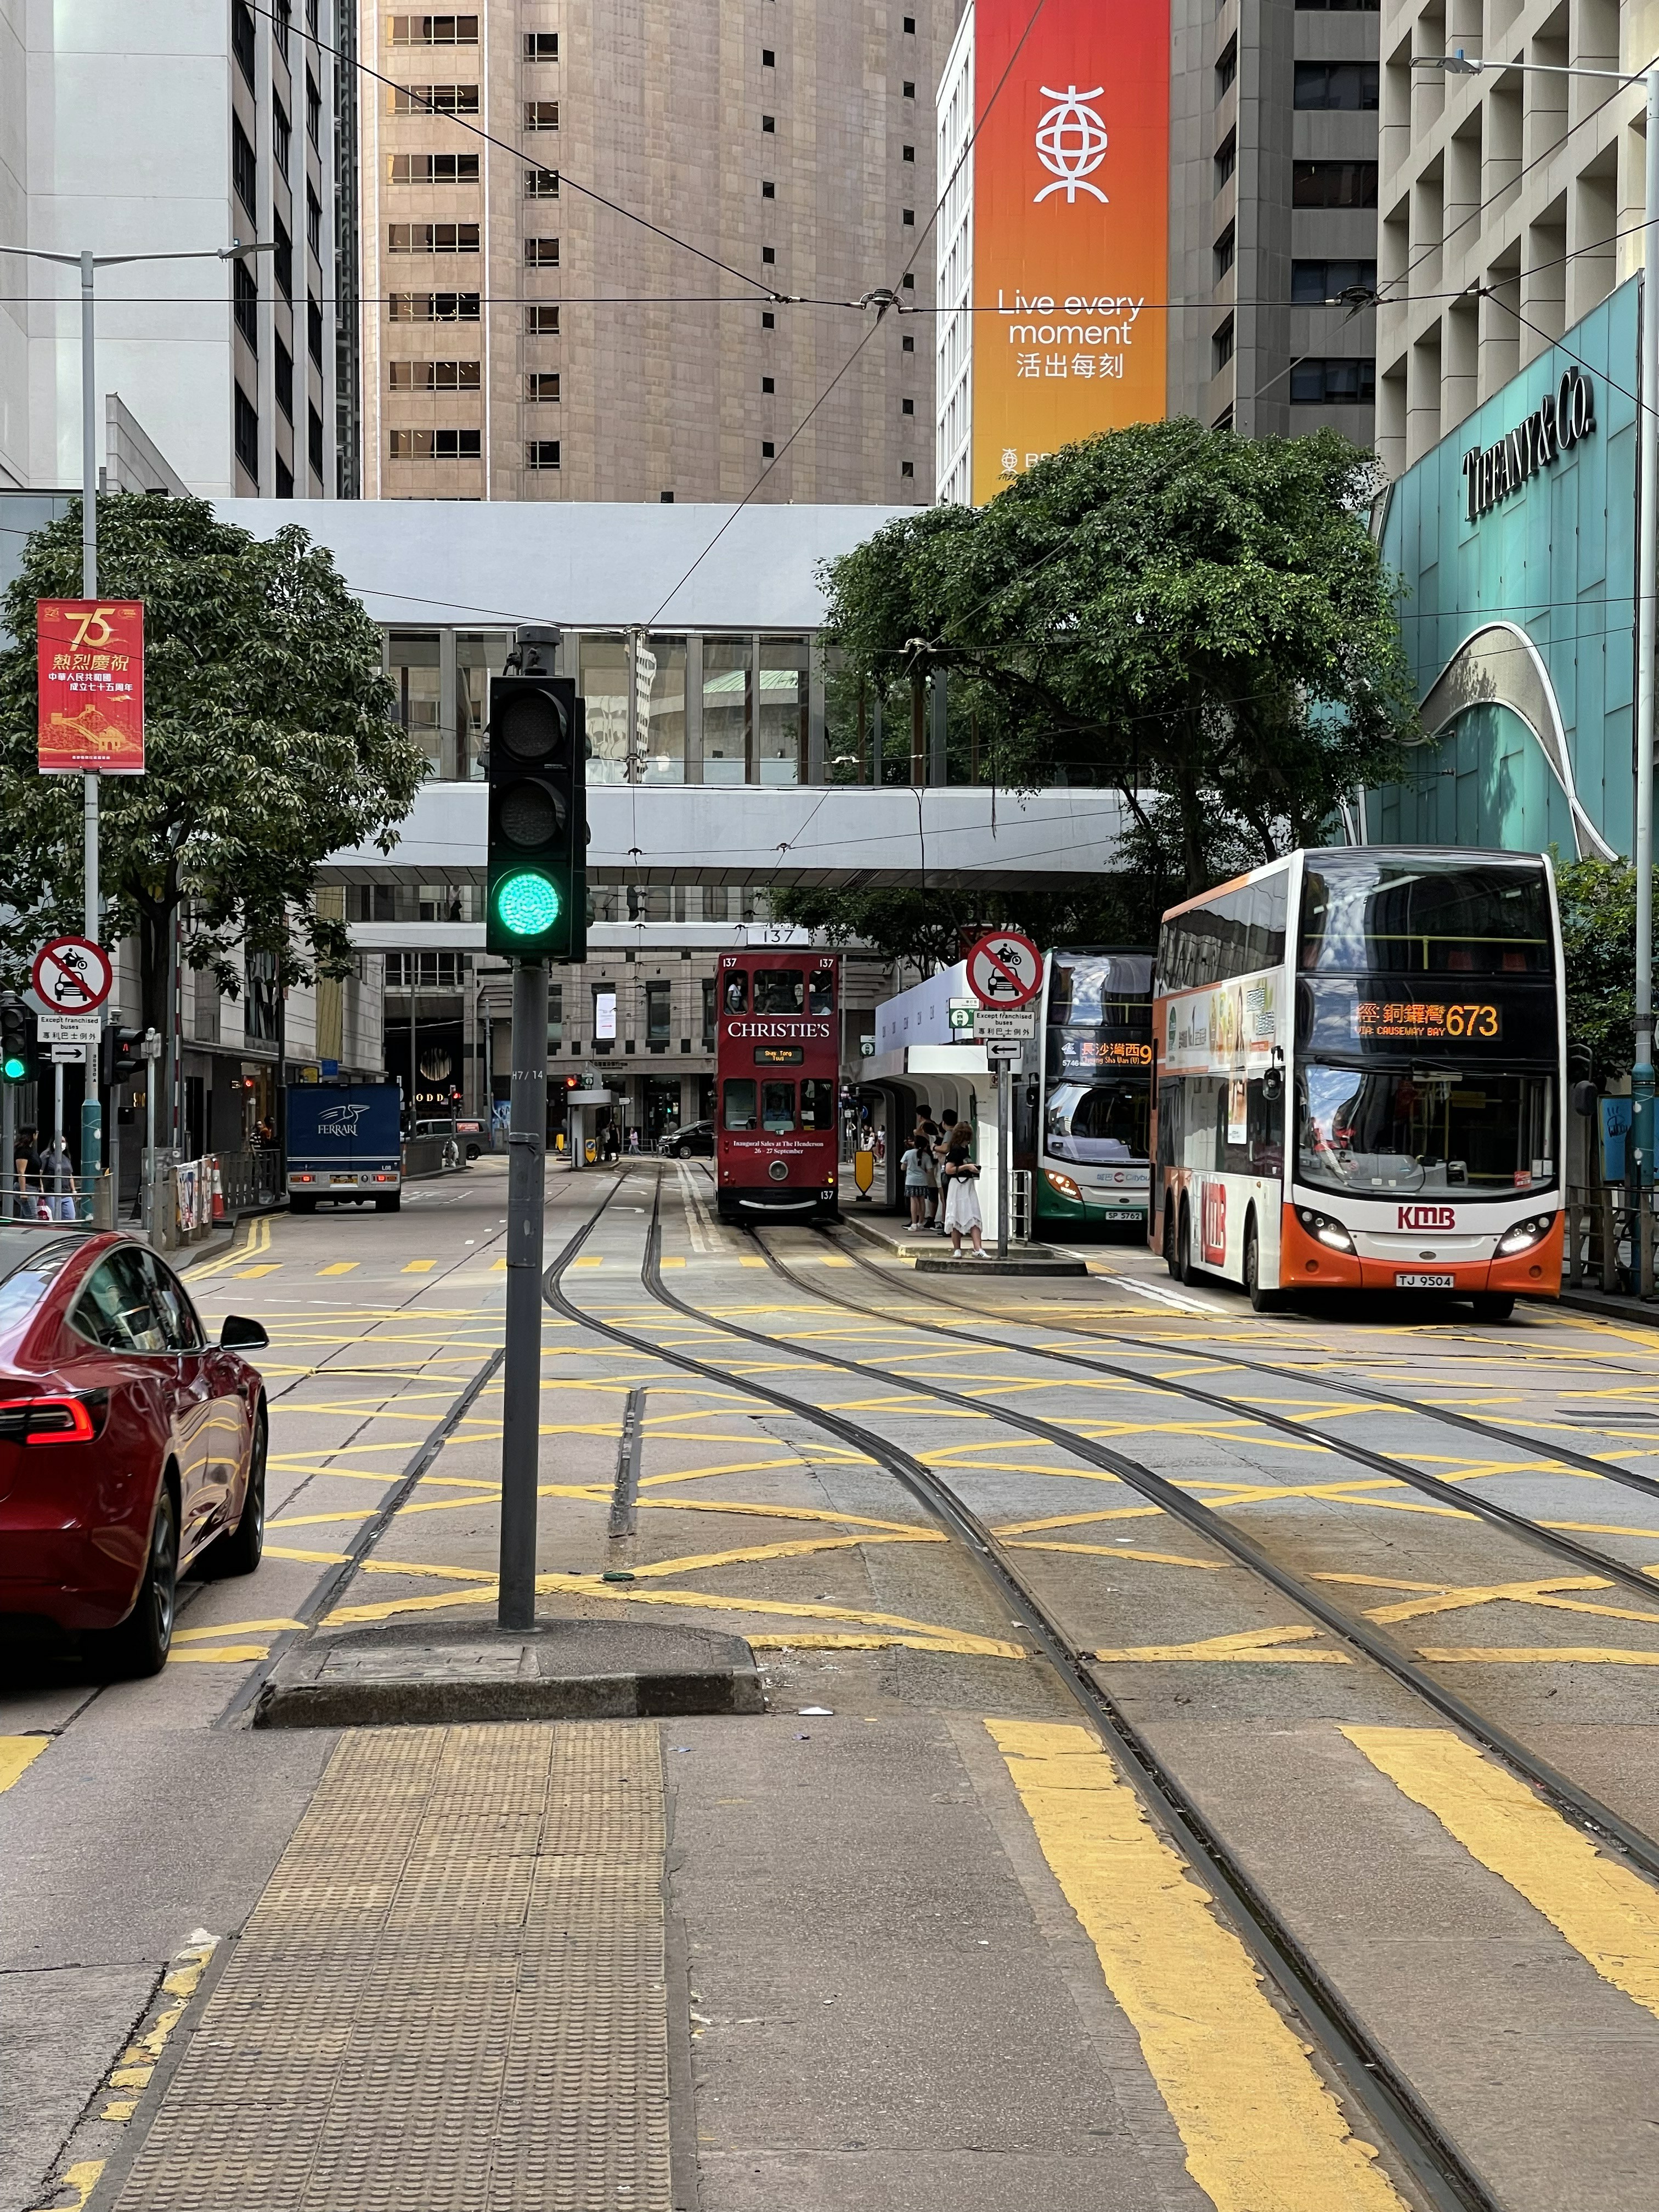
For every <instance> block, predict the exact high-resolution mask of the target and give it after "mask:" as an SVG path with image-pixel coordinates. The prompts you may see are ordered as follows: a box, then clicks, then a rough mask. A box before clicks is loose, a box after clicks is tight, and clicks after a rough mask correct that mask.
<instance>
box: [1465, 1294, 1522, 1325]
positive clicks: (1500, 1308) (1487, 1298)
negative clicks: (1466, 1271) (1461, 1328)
mask: <svg viewBox="0 0 1659 2212" xmlns="http://www.w3.org/2000/svg"><path fill="white" fill-rule="evenodd" d="M1514 1311H1515V1299H1514V1297H1513V1296H1512V1295H1511V1293H1510V1292H1509V1291H1483V1292H1482V1293H1481V1294H1480V1297H1478V1298H1476V1299H1475V1301H1474V1317H1475V1319H1476V1320H1477V1321H1507V1320H1508V1319H1509V1317H1510V1315H1511V1314H1512V1313H1513V1312H1514Z"/></svg>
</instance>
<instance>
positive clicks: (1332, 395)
mask: <svg viewBox="0 0 1659 2212" xmlns="http://www.w3.org/2000/svg"><path fill="white" fill-rule="evenodd" d="M1375 401H1376V362H1375V361H1373V360H1368V359H1360V358H1354V359H1334V360H1324V361H1319V360H1314V359H1309V360H1305V361H1298V362H1296V363H1295V364H1294V365H1293V367H1292V368H1291V405H1292V406H1293V407H1370V406H1371V405H1372V404H1374V403H1375Z"/></svg>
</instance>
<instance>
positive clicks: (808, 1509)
mask: <svg viewBox="0 0 1659 2212" xmlns="http://www.w3.org/2000/svg"><path fill="white" fill-rule="evenodd" d="M485 1487H487V1488H488V1489H490V1490H499V1489H500V1487H501V1485H500V1484H499V1483H493V1482H492V1483H489V1484H487V1485H486V1486H485ZM583 1494H584V1495H585V1496H586V1497H590V1498H608V1497H609V1496H610V1495H611V1486H610V1484H609V1483H595V1484H594V1485H592V1487H591V1488H590V1489H589V1490H587V1491H586V1492H584V1493H583ZM640 1504H641V1505H648V1506H651V1507H653V1508H654V1509H655V1510H656V1511H658V1512H659V1513H752V1514H753V1515H754V1516H756V1518H757V1520H765V1521H829V1522H833V1523H835V1525H836V1526H837V1527H838V1528H849V1527H850V1528H891V1529H894V1530H896V1532H897V1533H898V1534H900V1535H908V1534H910V1533H911V1532H912V1531H913V1530H914V1529H915V1522H911V1521H878V1520H876V1519H875V1518H874V1517H873V1516H872V1515H870V1514H868V1513H836V1512H835V1511H834V1510H831V1509H830V1508H829V1507H828V1506H824V1505H762V1504H754V1503H751V1502H750V1501H749V1500H748V1499H746V1498H641V1500H640ZM921 1533H924V1534H927V1533H930V1532H927V1531H923V1532H921Z"/></svg>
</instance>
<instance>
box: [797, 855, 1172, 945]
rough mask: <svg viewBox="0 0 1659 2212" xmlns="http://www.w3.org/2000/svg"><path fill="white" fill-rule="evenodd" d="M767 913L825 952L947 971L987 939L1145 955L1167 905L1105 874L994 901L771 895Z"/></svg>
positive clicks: (909, 894)
mask: <svg viewBox="0 0 1659 2212" xmlns="http://www.w3.org/2000/svg"><path fill="white" fill-rule="evenodd" d="M1172 896H1173V895H1172ZM769 903H770V907H771V910H772V912H773V913H774V914H775V915H776V916H777V917H778V918H779V920H780V921H790V922H793V923H794V924H795V925H796V926H797V927H799V928H803V929H811V930H815V931H818V932H821V933H823V936H824V937H825V938H826V939H828V941H829V943H830V944H831V945H848V944H859V945H871V946H873V947H874V949H875V950H876V951H878V952H880V953H882V954H884V956H885V957H886V958H888V959H890V960H909V961H914V962H915V963H918V964H920V965H921V966H923V967H931V966H932V965H933V964H934V963H938V964H939V966H941V967H948V966H949V965H950V964H951V962H952V961H955V960H960V959H961V958H962V957H963V953H964V952H965V951H967V949H968V947H969V945H972V944H973V943H974V941H975V939H976V938H979V937H981V936H982V935H983V934H984V933H985V932H986V931H987V930H989V929H1023V930H1024V931H1025V932H1026V933H1027V934H1028V935H1029V936H1031V937H1034V938H1035V939H1036V941H1037V943H1038V944H1039V945H1150V944H1152V942H1154V940H1155V939H1156V938H1157V935H1158V916H1159V915H1160V914H1161V913H1162V912H1163V910H1164V906H1165V905H1167V904H1168V903H1169V901H1168V900H1162V901H1160V900H1159V898H1158V894H1157V891H1156V890H1154V889H1153V888H1152V879H1151V878H1148V877H1146V876H1145V875H1117V874H1113V875H1109V876H1102V877H1099V878H1097V879H1095V880H1094V881H1093V882H1091V883H1077V884H1063V883H1061V884H1056V883H1054V881H1052V880H1045V879H1044V878H1042V877H1033V878H1031V879H1030V881H1029V882H1027V883H1024V884H1019V885H1018V886H1017V887H1016V888H1014V889H1012V890H994V891H975V890H972V889H971V888H969V887H964V886H963V885H960V884H945V885H942V886H940V887H939V889H937V890H935V889H933V888H931V887H930V888H929V889H928V890H857V891H846V890H818V889H816V888H813V887H811V886H809V885H806V884H788V885H785V886H783V887H781V889H779V890H775V891H774V892H773V893H772V895H771V898H770V902H769Z"/></svg>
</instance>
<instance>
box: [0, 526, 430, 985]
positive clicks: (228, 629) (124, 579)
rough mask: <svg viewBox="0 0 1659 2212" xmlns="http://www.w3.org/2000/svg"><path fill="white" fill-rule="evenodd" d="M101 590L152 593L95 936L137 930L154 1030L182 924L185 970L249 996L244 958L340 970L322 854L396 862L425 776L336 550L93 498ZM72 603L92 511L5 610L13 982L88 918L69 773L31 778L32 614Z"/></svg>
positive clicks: (4, 913) (4, 947) (0, 741)
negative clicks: (137, 748) (47, 945)
mask: <svg viewBox="0 0 1659 2212" xmlns="http://www.w3.org/2000/svg"><path fill="white" fill-rule="evenodd" d="M98 581H99V586H100V592H101V593H102V595H103V596H104V597H105V598H106V599H142V600H143V602H144V634H145V685H144V688H145V702H144V705H145V714H144V721H145V757H146V762H147V766H146V769H145V773H144V774H143V775H141V776H106V777H105V778H103V779H102V785H101V789H100V853H99V861H100V877H101V886H100V887H101V890H102V892H103V895H104V898H105V901H106V905H105V909H104V926H103V941H104V942H105V943H106V944H110V945H112V944H115V943H117V942H118V941H119V940H120V939H123V938H126V937H130V936H136V937H137V940H138V946H139V964H140V973H141V978H142V994H143V1017H144V1019H145V1021H146V1022H148V1023H150V1024H155V1026H157V1027H160V1026H161V1024H162V1015H163V1000H164V998H165V995H166V987H167V945H168V942H169V939H170V936H171V933H172V930H173V917H174V915H175V914H176V913H177V912H178V910H179V908H180V907H181V906H182V907H183V908H185V915H186V929H185V962H186V963H187V964H188V965H190V966H191V967H193V968H210V969H214V970H215V971H216V974H217V976H218V980H219V983H220V987H221V988H222V989H223V990H226V991H228V992H233V993H234V990H235V989H236V988H237V982H238V979H237V974H236V970H235V969H234V966H233V964H232V963H231V959H230V955H231V952H232V950H233V948H234V947H235V946H236V945H239V944H240V945H243V946H245V947H246V949H248V950H250V951H268V952H273V953H275V954H276V957H277V962H278V969H277V972H278V976H279V979H280V981H281V982H283V983H284V984H286V983H289V982H295V981H301V982H302V981H307V980H309V978H310V976H311V975H313V974H314V973H317V972H319V971H320V972H321V973H323V974H325V975H341V974H343V973H344V972H345V971H346V969H347V968H348V966H349V960H350V951H349V941H348V938H347V933H346V928H345V925H344V923H343V922H342V921H335V920H332V919H331V918H329V917H327V916H324V915H319V914H318V912H317V908H316V900H315V888H314V887H315V878H316V871H317V866H318V864H319V861H320V860H322V859H323V858H324V857H325V854H329V853H331V852H333V851H335V850H336V849H337V848H339V847H341V846H344V845H359V844H367V843H374V844H377V845H379V847H380V849H381V850H382V851H390V850H391V848H392V842H393V836H392V832H393V829H394V828H395V826H396V824H397V823H398V822H400V821H401V820H402V819H403V817H404V815H406V814H407V813H408V811H409V809H410V805H411V804H412V802H413V799H414V796H415V793H416V790H417V789H418V787H419V786H420V782H421V780H422V775H423V774H424V772H425V764H424V761H423V759H422V755H421V753H420V751H419V750H418V748H417V747H416V746H415V745H414V744H411V742H410V739H409V738H408V737H407V736H406V735H405V734H404V732H403V731H402V730H401V729H400V728H399V727H398V726H397V725H396V724H395V723H394V722H393V721H392V720H391V715H392V707H393V697H392V688H391V685H390V684H388V683H387V681H386V678H385V676H384V675H383V673H382V672H381V654H380V631H379V629H378V628H377V627H376V625H375V624H374V623H373V622H372V621H371V620H370V619H369V617H368V615H367V614H366V613H365V612H364V611H363V609H362V605H360V604H359V603H358V601H357V600H356V599H354V598H353V597H352V595H351V593H350V592H349V590H348V589H347V587H346V585H345V582H344V580H343V578H342V577H341V576H340V574H339V573H338V572H337V569H336V568H335V567H334V563H333V560H332V557H331V555H330V554H329V552H328V551H327V550H326V549H325V548H324V547H321V546H318V545H315V544H313V543H312V541H311V539H310V538H309V537H308V536H307V533H306V532H304V531H303V530H301V529H300V528H298V527H297V526H291V527H289V528H287V529H284V530H279V531H278V532H276V536H275V537H274V538H268V539H266V538H255V537H253V536H252V533H251V532H248V531H246V530H243V529H240V528H238V527H237V526H234V524H230V523H225V522H221V521H219V520H216V517H215V515H214V513H213V510H212V508H211V507H210V506H209V505H208V503H207V502H206V501H204V500H197V499H156V498H152V497H148V496H146V495H142V494H131V495H113V496H110V497H106V498H103V499H100V501H99V502H98ZM80 596H81V515H80V503H79V501H76V502H74V503H73V505H72V506H71V507H70V511H69V513H67V514H65V515H64V516H63V517H62V518H61V519H59V520H56V521H53V522H51V523H49V524H47V525H46V526H45V527H44V528H43V529H40V530H38V531H36V532H33V535H32V536H31V537H30V538H29V540H28V543H27V545H26V546H25V548H24V552H23V562H22V568H21V573H20V574H19V575H18V576H17V578H16V579H15V581H14V582H13V583H12V585H11V586H10V587H9V590H8V592H7V593H6V596H5V600H4V623H5V627H6V629H8V630H9V632H10V635H11V638H12V640H13V641H14V642H13V643H12V644H11V645H10V647H9V649H8V650H6V651H5V652H4V653H0V820H3V822H4V823H5V824H6V836H5V840H4V843H3V848H0V968H3V969H4V971H5V973H6V975H7V979H8V980H9V981H13V982H15V981H19V980H20V979H21V971H22V969H23V968H24V966H25V965H26V963H27V957H28V954H29V953H30V951H32V950H33V946H34V945H37V944H38V943H39V942H40V939H41V938H42V937H43V936H45V935H47V934H50V933H52V931H54V930H57V929H61V928H65V927H67V928H69V929H71V930H74V931H76V932H78V931H79V929H80V928H81V927H82V918H83V902H82V791H81V779H80V777H79V776H78V775H39V774H38V773H37V772H36V769H35V721H36V708H35V602H36V600H37V599H78V598H79V597H80Z"/></svg>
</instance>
